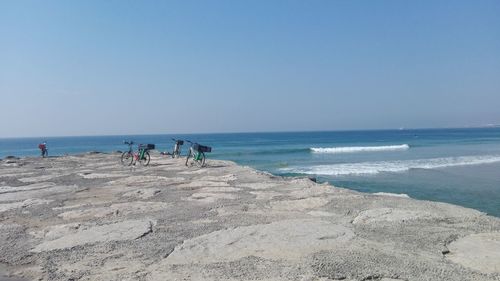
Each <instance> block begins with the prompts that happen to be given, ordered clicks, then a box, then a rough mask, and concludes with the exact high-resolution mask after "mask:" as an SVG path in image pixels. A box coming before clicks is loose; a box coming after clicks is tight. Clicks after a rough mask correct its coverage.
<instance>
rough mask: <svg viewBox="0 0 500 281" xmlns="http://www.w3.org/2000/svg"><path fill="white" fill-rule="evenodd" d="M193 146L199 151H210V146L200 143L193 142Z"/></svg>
mask: <svg viewBox="0 0 500 281" xmlns="http://www.w3.org/2000/svg"><path fill="white" fill-rule="evenodd" d="M193 148H194V150H196V151H199V152H212V148H211V147H210V146H204V145H201V144H195V145H194V146H193Z"/></svg>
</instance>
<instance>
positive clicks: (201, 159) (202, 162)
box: [194, 152, 205, 168]
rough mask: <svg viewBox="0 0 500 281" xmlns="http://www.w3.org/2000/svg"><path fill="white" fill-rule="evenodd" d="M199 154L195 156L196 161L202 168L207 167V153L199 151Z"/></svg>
mask: <svg viewBox="0 0 500 281" xmlns="http://www.w3.org/2000/svg"><path fill="white" fill-rule="evenodd" d="M198 153H199V155H198V157H196V158H194V162H195V163H196V166H198V167H200V168H202V167H205V153H203V152H198Z"/></svg>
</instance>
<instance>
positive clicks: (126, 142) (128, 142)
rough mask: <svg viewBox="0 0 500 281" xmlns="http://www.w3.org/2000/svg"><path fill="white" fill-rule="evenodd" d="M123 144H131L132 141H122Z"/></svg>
mask: <svg viewBox="0 0 500 281" xmlns="http://www.w3.org/2000/svg"><path fill="white" fill-rule="evenodd" d="M123 143H124V144H128V145H133V144H134V142H133V141H123Z"/></svg>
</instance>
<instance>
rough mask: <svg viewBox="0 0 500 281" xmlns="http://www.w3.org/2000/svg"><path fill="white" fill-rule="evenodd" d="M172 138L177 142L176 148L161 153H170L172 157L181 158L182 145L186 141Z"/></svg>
mask: <svg viewBox="0 0 500 281" xmlns="http://www.w3.org/2000/svg"><path fill="white" fill-rule="evenodd" d="M172 140H173V141H174V142H175V144H174V150H173V151H172V153H170V152H162V153H161V154H162V155H170V156H172V158H179V157H180V156H181V147H182V145H183V144H184V141H183V140H176V139H172Z"/></svg>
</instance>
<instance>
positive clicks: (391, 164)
mask: <svg viewBox="0 0 500 281" xmlns="http://www.w3.org/2000/svg"><path fill="white" fill-rule="evenodd" d="M496 162H500V155H484V156H460V157H447V158H431V159H417V160H400V161H378V162H361V163H344V164H332V165H317V166H311V167H295V168H292V167H290V168H282V169H281V171H284V172H289V173H298V174H310V175H327V176H345V175H373V174H378V173H383V172H405V171H409V170H411V169H438V168H446V167H455V166H471V165H481V164H491V163H496Z"/></svg>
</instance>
